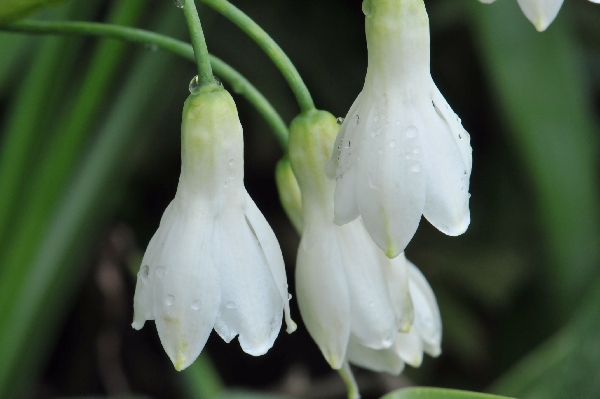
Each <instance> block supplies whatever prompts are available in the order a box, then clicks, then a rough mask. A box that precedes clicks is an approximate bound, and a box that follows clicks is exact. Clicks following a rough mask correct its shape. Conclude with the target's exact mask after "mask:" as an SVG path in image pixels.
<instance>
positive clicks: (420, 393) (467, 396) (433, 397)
mask: <svg viewBox="0 0 600 399" xmlns="http://www.w3.org/2000/svg"><path fill="white" fill-rule="evenodd" d="M502 398H505V399H507V397H506V396H496V395H489V394H485V393H478V392H469V391H458V390H455V389H443V388H420V387H418V388H404V389H400V390H398V391H394V392H390V393H388V394H387V395H385V396H383V397H382V398H381V399H502Z"/></svg>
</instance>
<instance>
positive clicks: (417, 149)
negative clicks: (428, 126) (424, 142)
mask: <svg viewBox="0 0 600 399" xmlns="http://www.w3.org/2000/svg"><path fill="white" fill-rule="evenodd" d="M413 152H414V153H415V154H418V153H420V152H421V147H415V149H414V150H413Z"/></svg>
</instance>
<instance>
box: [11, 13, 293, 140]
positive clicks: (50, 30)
mask: <svg viewBox="0 0 600 399" xmlns="http://www.w3.org/2000/svg"><path fill="white" fill-rule="evenodd" d="M2 30H4V31H11V32H26V33H36V34H73V35H90V36H98V37H110V38H116V39H121V40H128V41H130V42H135V43H142V44H144V45H150V46H151V47H156V48H161V49H164V50H167V51H169V52H172V53H174V54H176V55H179V56H181V57H183V58H186V59H188V60H190V61H194V60H195V58H194V50H193V49H192V46H191V45H190V44H188V43H185V42H182V41H180V40H176V39H173V38H171V37H168V36H165V35H161V34H158V33H154V32H149V31H146V30H142V29H137V28H130V27H126V26H119V25H111V24H103V23H96V22H65V21H61V22H43V21H32V20H26V21H19V22H15V23H12V24H10V25H4V26H0V31H2ZM209 58H210V62H211V64H212V68H213V69H214V71H215V73H216V74H217V76H219V77H220V78H221V80H223V81H224V82H226V83H229V84H230V85H231V86H232V88H233V91H234V92H236V93H238V94H239V95H241V96H244V97H245V98H246V99H247V100H248V101H249V102H250V103H251V104H252V105H253V106H254V107H255V108H256V110H257V111H258V112H259V113H260V114H261V115H262V116H263V118H265V120H266V121H267V123H268V124H269V126H270V127H271V129H272V130H273V133H274V134H275V137H276V138H277V140H278V141H279V143H280V144H281V146H282V147H283V148H285V147H286V146H287V140H288V129H287V125H286V124H285V122H284V121H283V119H282V118H281V116H280V115H279V114H278V113H277V111H276V110H275V108H273V106H272V105H271V103H270V102H269V100H267V99H266V98H265V97H264V96H263V95H262V93H261V92H260V91H258V89H256V87H254V86H253V85H252V84H251V83H250V82H249V81H248V80H247V79H246V78H245V77H244V76H243V75H241V74H240V73H239V72H238V71H236V70H235V69H233V68H232V67H230V66H229V65H228V64H226V63H225V62H224V61H222V60H220V59H219V58H217V57H215V56H213V55H210V54H209Z"/></svg>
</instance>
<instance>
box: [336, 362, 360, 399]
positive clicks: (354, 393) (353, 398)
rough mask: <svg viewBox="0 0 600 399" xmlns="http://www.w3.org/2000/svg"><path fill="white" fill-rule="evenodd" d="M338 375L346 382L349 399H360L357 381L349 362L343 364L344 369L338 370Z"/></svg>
mask: <svg viewBox="0 0 600 399" xmlns="http://www.w3.org/2000/svg"><path fill="white" fill-rule="evenodd" d="M338 373H339V374H340V376H341V377H342V379H343V380H344V383H345V384H346V388H348V399H360V393H359V391H358V385H357V384H356V380H355V379H354V375H353V374H352V370H351V369H350V364H349V363H348V361H347V360H346V361H345V362H344V364H342V368H341V369H339V370H338Z"/></svg>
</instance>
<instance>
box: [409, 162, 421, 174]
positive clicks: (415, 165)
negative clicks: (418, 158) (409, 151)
mask: <svg viewBox="0 0 600 399" xmlns="http://www.w3.org/2000/svg"><path fill="white" fill-rule="evenodd" d="M410 170H412V171H413V172H417V173H418V172H420V171H421V163H420V162H415V163H413V164H412V166H411V167H410Z"/></svg>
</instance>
